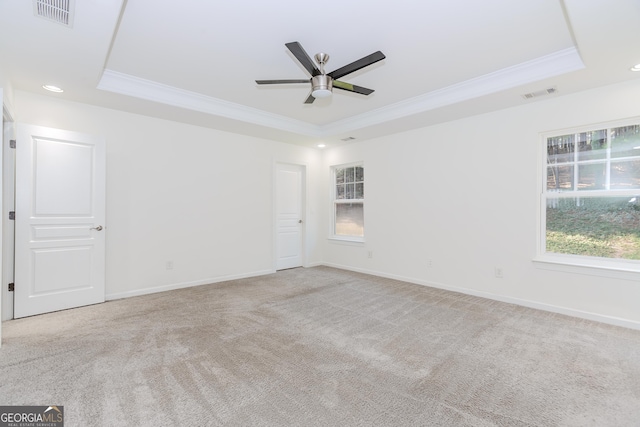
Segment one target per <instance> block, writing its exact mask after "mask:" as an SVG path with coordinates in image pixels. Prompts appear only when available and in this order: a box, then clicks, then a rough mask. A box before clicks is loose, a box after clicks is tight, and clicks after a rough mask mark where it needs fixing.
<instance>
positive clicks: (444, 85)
mask: <svg viewBox="0 0 640 427" xmlns="http://www.w3.org/2000/svg"><path fill="white" fill-rule="evenodd" d="M73 10H74V16H73V22H72V26H71V27H65V26H63V25H61V24H58V23H53V22H50V21H48V20H45V19H43V18H41V17H36V16H35V15H34V7H33V4H32V1H30V0H20V1H18V0H0V74H3V75H5V76H7V77H8V78H9V79H10V81H11V82H12V85H13V87H14V89H18V90H24V91H30V92H40V93H44V90H43V89H42V88H41V86H42V85H43V84H46V83H50V84H55V85H58V86H61V87H63V88H64V89H65V92H64V93H63V94H52V95H50V96H57V97H60V98H63V99H68V100H73V101H79V102H85V103H89V104H94V105H99V106H105V107H108V108H116V109H121V110H124V111H130V112H134V113H140V114H145V115H149V116H155V117H161V118H165V119H171V120H177V121H183V122H186V123H192V124H197V125H201V126H208V127H213V128H218V129H222V130H227V131H232V132H238V133H243V134H248V135H255V136H260V137H266V138H272V139H277V140H281V141H285V142H291V143H298V144H306V145H312V144H316V143H317V142H319V141H322V142H325V143H326V144H327V145H336V144H340V143H341V139H343V138H345V137H347V136H352V137H355V138H356V139H357V140H361V139H366V138H371V137H374V136H377V135H383V134H390V133H394V132H398V131H402V130H405V129H411V128H415V127H419V126H425V125H429V124H434V123H438V122H442V121H447V120H452V119H456V118H460V117H464V116H467V115H472V114H479V113H483V112H487V111H493V110H496V109H500V108H506V107H509V106H515V105H520V104H524V103H527V102H535V101H536V100H538V99H544V98H534V99H532V100H525V99H524V98H523V97H522V95H523V94H525V93H529V92H535V91H538V90H541V89H546V88H550V87H555V88H557V90H558V92H557V93H556V94H553V95H549V96H562V95H563V94H569V93H573V92H576V91H581V90H586V89H589V88H593V87H598V86H602V85H607V84H611V83H615V82H621V81H624V80H629V79H638V78H640V73H635V74H634V73H632V72H631V71H629V68H630V67H631V66H632V65H634V64H636V63H640V25H638V22H640V2H639V1H638V0H563V1H560V0H529V1H525V0H522V1H513V0H484V1H482V2H479V1H477V0H458V1H451V0H431V1H429V2H425V1H418V0H395V1H393V2H371V1H364V0H352V1H348V2H345V1H337V0H324V1H323V2H316V3H309V4H304V3H301V2H299V1H296V0H273V1H269V2H265V1H250V2H247V1H235V2H212V1H205V0H181V1H180V2H175V1H167V0H124V1H123V0H75V4H74V5H73ZM292 41H298V42H300V43H301V44H302V46H303V47H304V48H305V50H306V51H307V53H309V55H310V56H313V55H314V54H315V53H317V52H325V53H328V54H329V55H330V56H331V58H330V61H329V63H328V64H327V66H326V69H327V71H332V70H334V69H336V68H339V67H341V66H344V65H346V64H348V63H351V62H353V61H355V60H357V59H359V58H361V57H363V56H366V55H368V54H370V53H373V52H375V51H377V50H381V51H382V52H383V53H384V54H385V55H386V59H385V60H383V61H381V62H379V63H376V64H374V65H372V66H369V67H367V68H364V69H362V70H360V71H357V72H355V73H353V74H350V75H348V76H345V77H344V78H342V79H341V80H343V81H347V82H349V83H354V84H357V85H360V86H364V87H367V88H371V89H374V90H375V92H374V93H373V94H372V95H370V96H363V95H358V94H352V93H348V92H345V91H342V90H334V94H333V96H331V97H330V98H326V99H318V100H316V101H315V102H314V103H313V104H311V105H305V104H304V103H303V102H304V100H305V99H306V97H307V95H308V94H309V91H310V87H309V85H307V84H291V85H270V86H258V85H257V84H256V83H255V80H256V79H304V78H308V77H309V76H308V74H307V73H306V71H305V70H304V68H303V67H302V66H301V65H300V64H299V63H298V62H297V61H296V59H295V58H294V57H293V55H292V54H291V53H290V52H289V51H288V50H287V49H286V47H285V45H284V44H285V43H287V42H292Z"/></svg>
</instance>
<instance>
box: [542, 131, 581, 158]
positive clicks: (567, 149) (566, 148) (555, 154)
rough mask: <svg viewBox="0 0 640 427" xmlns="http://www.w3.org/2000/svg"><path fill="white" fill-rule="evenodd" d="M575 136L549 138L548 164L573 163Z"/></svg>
mask: <svg viewBox="0 0 640 427" xmlns="http://www.w3.org/2000/svg"><path fill="white" fill-rule="evenodd" d="M574 142H575V135H563V136H555V137H553V138H547V163H548V164H556V163H567V162H572V161H573V151H574V148H575V147H574Z"/></svg>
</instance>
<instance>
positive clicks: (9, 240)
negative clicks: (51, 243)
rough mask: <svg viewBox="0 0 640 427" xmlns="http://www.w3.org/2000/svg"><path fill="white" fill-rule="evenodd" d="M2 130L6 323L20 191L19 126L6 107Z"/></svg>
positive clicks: (1, 272) (0, 279)
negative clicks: (11, 215) (17, 173)
mask: <svg viewBox="0 0 640 427" xmlns="http://www.w3.org/2000/svg"><path fill="white" fill-rule="evenodd" d="M2 131H3V135H4V140H2V148H0V156H1V158H0V164H1V165H2V174H1V176H0V182H1V184H0V188H2V190H1V192H2V197H1V201H0V203H1V205H0V207H1V209H0V212H2V220H1V221H0V224H1V227H2V233H1V236H2V237H1V241H2V243H1V245H2V246H1V249H0V250H1V254H2V255H1V256H0V260H1V269H0V283H1V285H2V291H1V292H0V295H1V298H0V300H1V301H2V303H1V305H0V307H1V310H0V311H1V314H0V320H3V321H4V320H11V319H13V292H9V283H13V268H14V257H15V246H14V236H15V221H13V220H10V219H9V211H14V210H15V189H16V180H15V165H16V157H15V150H14V149H12V148H10V147H9V141H10V140H12V139H16V127H15V121H14V120H13V116H12V114H11V111H10V109H9V108H7V106H6V105H5V106H4V107H3V126H2Z"/></svg>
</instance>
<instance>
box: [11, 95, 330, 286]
mask: <svg viewBox="0 0 640 427" xmlns="http://www.w3.org/2000/svg"><path fill="white" fill-rule="evenodd" d="M15 110H16V117H15V119H16V123H29V124H35V125H41V126H48V127H54V128H61V129H68V130H74V131H79V132H86V133H92V134H99V135H104V136H105V137H106V140H107V224H106V232H107V255H106V257H107V260H106V262H107V273H106V275H107V284H106V288H107V290H106V292H107V298H116V297H123V296H130V295H136V294H141V293H146V292H150V291H157V290H162V289H171V288H176V287H182V286H188V285H195V284H203V283H211V282H215V281H220V280H223V279H227V278H235V277H246V276H250V275H257V274H265V273H270V272H272V271H273V268H274V265H273V259H274V254H273V245H272V237H273V234H272V233H273V217H272V214H273V212H272V190H273V188H272V182H271V177H272V173H273V168H274V162H276V161H283V162H291V163H299V164H306V165H307V169H308V171H307V172H308V176H307V179H308V182H309V187H310V192H317V190H316V187H317V186H318V181H317V178H316V176H317V174H318V173H317V170H318V167H319V163H320V153H319V152H318V151H317V150H314V149H308V148H303V147H298V146H294V145H291V144H284V143H278V142H274V141H269V140H263V139H258V138H251V137H246V136H241V135H236V134H230V133H225V132H220V131H216V130H212V129H206V128H201V127H196V126H190V125H185V124H181V123H177V122H171V121H167V120H160V119H154V118H149V117H145V116H140V115H135V114H129V113H124V112H119V111H114V110H109V109H104V108H98V107H93V106H89V105H83V104H77V103H72V102H64V101H58V100H55V99H53V98H52V97H49V96H40V95H35V94H31V93H26V92H21V91H16V92H15ZM316 199H317V197H309V205H308V208H309V209H308V216H309V221H308V223H309V225H307V227H309V228H308V230H307V231H308V239H307V241H308V242H311V243H314V242H315V235H316V233H317V230H316V229H315V227H314V226H313V224H317V223H318V220H317V219H316V218H315V215H316V214H315V212H316V211H317V207H316V206H315V200H316ZM313 246H317V245H313ZM166 261H172V262H173V269H172V270H167V269H166V266H165V263H166ZM307 261H308V263H310V264H312V263H319V262H320V261H321V255H320V253H319V252H318V250H317V249H315V248H312V250H311V251H310V253H309V258H308V259H307Z"/></svg>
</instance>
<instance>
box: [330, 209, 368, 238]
mask: <svg viewBox="0 0 640 427" xmlns="http://www.w3.org/2000/svg"><path fill="white" fill-rule="evenodd" d="M335 206H336V230H335V233H336V234H337V235H339V236H358V237H362V236H364V206H363V204H362V203H336V205H335Z"/></svg>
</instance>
